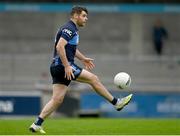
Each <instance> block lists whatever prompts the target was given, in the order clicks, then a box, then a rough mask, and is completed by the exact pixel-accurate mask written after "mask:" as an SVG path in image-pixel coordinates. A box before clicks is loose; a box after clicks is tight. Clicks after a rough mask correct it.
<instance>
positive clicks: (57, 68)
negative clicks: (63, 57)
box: [50, 63, 82, 86]
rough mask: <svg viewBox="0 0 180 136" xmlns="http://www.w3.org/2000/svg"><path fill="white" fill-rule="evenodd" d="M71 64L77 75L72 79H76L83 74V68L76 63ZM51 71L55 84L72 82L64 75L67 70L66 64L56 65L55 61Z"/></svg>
mask: <svg viewBox="0 0 180 136" xmlns="http://www.w3.org/2000/svg"><path fill="white" fill-rule="evenodd" d="M71 66H72V68H73V74H74V77H75V78H73V79H72V80H76V78H77V77H78V76H79V75H80V74H81V72H82V68H80V67H79V66H77V65H76V64H74V63H71ZM50 73H51V76H52V80H53V84H64V85H66V86H68V85H69V84H70V82H71V80H67V79H66V78H65V77H64V76H65V70H64V66H63V65H62V64H59V65H54V63H53V64H51V67H50Z"/></svg>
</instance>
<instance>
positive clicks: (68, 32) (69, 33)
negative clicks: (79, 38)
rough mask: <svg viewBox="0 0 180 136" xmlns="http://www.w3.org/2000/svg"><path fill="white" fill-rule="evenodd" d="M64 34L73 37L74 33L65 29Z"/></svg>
mask: <svg viewBox="0 0 180 136" xmlns="http://www.w3.org/2000/svg"><path fill="white" fill-rule="evenodd" d="M63 32H64V33H66V34H68V35H69V36H72V31H71V30H69V29H64V30H63Z"/></svg>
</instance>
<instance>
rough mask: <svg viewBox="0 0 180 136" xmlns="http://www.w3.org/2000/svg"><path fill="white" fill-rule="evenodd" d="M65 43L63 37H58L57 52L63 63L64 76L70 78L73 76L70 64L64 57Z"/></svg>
mask: <svg viewBox="0 0 180 136" xmlns="http://www.w3.org/2000/svg"><path fill="white" fill-rule="evenodd" d="M66 45H67V41H66V40H65V39H64V38H62V37H61V38H60V39H59V41H58V44H57V46H56V49H57V52H58V54H59V56H60V58H61V61H62V64H63V65H64V69H65V78H67V79H68V80H71V79H72V77H73V78H74V74H73V70H72V67H71V66H70V64H69V62H68V59H67V57H66V51H65V46H66Z"/></svg>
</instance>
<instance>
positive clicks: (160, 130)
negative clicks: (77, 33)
mask: <svg viewBox="0 0 180 136" xmlns="http://www.w3.org/2000/svg"><path fill="white" fill-rule="evenodd" d="M33 120H34V119H32V120H30V119H21V120H2V119H1V120H0V134H1V135H12V134H16V135H21V134H24V135H28V134H31V133H30V132H29V131H28V127H29V125H30V124H31V123H32V122H33ZM44 129H45V130H46V132H47V134H49V135H51V134H54V135H121V134H123V135H128V134H132V135H140V134H141V135H147V134H148V135H176V134H179V135H180V119H117V118H115V119H101V118H100V119H92V118H91V119H48V120H46V122H45V123H44ZM36 134H37V133H36Z"/></svg>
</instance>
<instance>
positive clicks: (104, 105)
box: [80, 91, 180, 118]
mask: <svg viewBox="0 0 180 136" xmlns="http://www.w3.org/2000/svg"><path fill="white" fill-rule="evenodd" d="M133 94H134V96H133V99H132V101H131V102H130V103H129V105H128V106H126V107H125V108H124V109H123V110H122V111H120V112H118V111H116V110H115V109H114V107H113V106H112V105H111V104H109V103H108V102H107V101H106V100H104V99H103V98H102V97H100V96H98V95H97V94H95V93H91V92H88V93H83V94H82V95H81V100H80V108H81V110H82V111H86V110H87V111H91V110H92V111H98V112H99V113H101V116H103V117H162V118H163V117H180V99H179V98H180V93H176V92H161V93H160V92H133ZM113 95H115V96H120V97H123V96H126V95H128V93H126V92H123V93H122V92H117V91H116V92H113Z"/></svg>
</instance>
